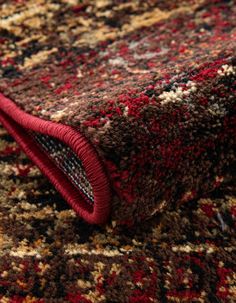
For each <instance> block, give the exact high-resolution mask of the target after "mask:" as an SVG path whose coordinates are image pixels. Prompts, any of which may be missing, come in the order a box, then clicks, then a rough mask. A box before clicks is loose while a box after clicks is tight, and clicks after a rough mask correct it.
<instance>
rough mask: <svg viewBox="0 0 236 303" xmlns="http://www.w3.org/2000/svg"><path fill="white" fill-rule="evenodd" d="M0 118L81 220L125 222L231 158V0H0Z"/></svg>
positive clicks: (234, 123) (234, 22)
mask: <svg viewBox="0 0 236 303" xmlns="http://www.w3.org/2000/svg"><path fill="white" fill-rule="evenodd" d="M0 15H1V21H0V39H1V40H0V43H1V48H0V56H1V57H0V121H2V123H3V125H4V127H5V128H6V129H8V131H9V132H10V133H11V134H12V135H13V136H14V138H15V139H16V140H17V141H18V143H19V144H20V145H21V147H22V148H23V149H24V151H25V152H26V154H27V155H28V156H29V157H31V159H32V160H33V161H34V162H35V163H36V164H37V165H38V167H39V168H40V169H41V170H42V171H43V172H44V174H45V175H46V176H47V177H48V178H49V179H50V180H51V182H52V183H53V184H54V186H55V187H56V189H57V190H58V191H59V192H60V193H61V194H62V196H63V197H64V198H65V200H66V201H67V202H68V203H69V205H70V206H71V207H72V208H73V209H74V210H75V211H76V213H77V214H78V215H79V216H80V217H82V218H84V219H85V220H86V221H88V222H89V223H97V224H100V223H104V222H107V221H108V219H109V218H112V219H113V220H116V222H117V224H127V225H131V224H133V223H136V222H140V221H143V220H144V219H146V218H148V217H150V216H151V215H153V214H155V213H157V212H161V211H163V209H166V208H167V207H168V206H169V205H170V204H176V205H178V204H180V203H182V202H186V201H187V200H190V199H193V198H197V197H199V196H200V195H201V194H202V193H205V192H208V191H210V190H212V189H214V188H215V187H216V186H217V185H218V184H219V183H220V182H221V181H222V180H223V179H224V176H225V174H227V169H228V168H229V167H230V165H231V164H232V163H233V162H235V159H236V155H235V150H236V146H235V139H234V137H235V132H236V101H235V100H236V57H235V49H236V5H235V1H223V0H222V1H220V0H192V1H183V0H178V1H172V0H170V1H107V0H102V1H82V2H81V1H77V0H71V1H63V0H60V1H54V0H37V1H35V0H32V1H7V3H5V1H3V3H2V4H1V5H0Z"/></svg>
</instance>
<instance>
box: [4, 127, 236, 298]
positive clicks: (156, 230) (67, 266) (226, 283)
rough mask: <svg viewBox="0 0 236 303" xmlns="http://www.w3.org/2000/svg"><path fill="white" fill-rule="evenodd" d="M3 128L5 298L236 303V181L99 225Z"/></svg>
mask: <svg viewBox="0 0 236 303" xmlns="http://www.w3.org/2000/svg"><path fill="white" fill-rule="evenodd" d="M0 134H1V135H0V180H1V183H0V222H1V223H0V302H1V303H36V302H37V303H39V302H40V303H43V302H45V303H47V302H53V303H59V302H63V303H80V302H81V303H96V302H108V303H112V302H117V303H123V302H124V303H125V302H127V303H128V302H129V303H149V302H150V303H151V302H157V303H159V302H204V303H212V302H217V303H219V302H227V303H229V302H230V303H233V302H235V297H236V259H235V256H236V253H235V250H236V241H235V226H236V190H235V188H236V182H235V181H232V180H231V181H229V182H228V183H227V185H226V184H225V185H224V186H222V187H221V189H218V190H216V191H215V192H213V193H212V194H211V195H208V196H205V197H203V198H201V199H199V200H195V201H192V202H189V203H187V204H184V205H182V206H181V207H180V208H178V209H177V210H176V209H172V210H169V211H166V212H164V214H163V215H162V217H153V218H152V220H149V221H146V222H145V223H143V224H142V225H137V226H136V227H135V228H134V227H133V228H124V227H122V228H121V227H117V226H116V225H115V222H112V223H111V224H108V225H106V226H98V227H96V226H94V225H89V224H88V223H85V222H84V220H82V219H80V218H79V217H78V216H77V215H76V213H75V212H74V211H73V210H72V209H71V208H70V207H69V206H68V204H67V203H66V202H65V201H64V200H63V199H62V198H61V197H60V195H59V194H58V193H57V192H56V191H55V189H54V188H53V186H51V185H50V184H49V182H48V180H47V179H46V178H45V177H43V176H42V175H41V173H40V172H39V170H38V168H37V167H36V166H35V165H33V164H32V163H31V162H30V161H29V160H28V158H27V157H26V156H25V155H24V154H23V153H22V152H21V151H20V149H19V146H18V145H17V144H16V143H15V142H14V141H13V139H12V138H11V137H10V136H9V135H8V134H7V132H6V131H5V130H3V129H2V128H0Z"/></svg>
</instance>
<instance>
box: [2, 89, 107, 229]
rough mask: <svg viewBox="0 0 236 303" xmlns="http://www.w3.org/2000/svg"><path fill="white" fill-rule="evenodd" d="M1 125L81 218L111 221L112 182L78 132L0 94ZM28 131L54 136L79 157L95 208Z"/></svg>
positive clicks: (90, 221) (90, 147) (93, 151)
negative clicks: (27, 109) (25, 110)
mask: <svg viewBox="0 0 236 303" xmlns="http://www.w3.org/2000/svg"><path fill="white" fill-rule="evenodd" d="M0 121H1V123H2V124H3V126H4V127H5V128H6V129H7V130H8V132H9V133H10V134H11V135H12V136H13V137H14V139H15V140H16V141H17V142H18V144H19V145H20V146H21V148H22V149H23V150H24V152H25V153H26V154H27V155H28V156H29V158H31V159H32V161H33V162H35V164H36V165H37V166H38V167H39V169H40V170H41V171H42V172H43V173H44V174H45V175H46V176H47V177H48V179H49V180H50V181H51V183H52V184H53V185H54V186H55V188H56V189H57V190H58V191H59V192H60V193H61V195H62V196H63V197H64V199H65V200H66V201H67V202H68V203H69V204H70V205H71V207H72V208H73V209H74V210H75V212H76V213H77V214H78V215H79V216H81V217H82V218H84V219H85V220H86V221H87V222H89V223H92V224H102V223H105V222H106V221H107V220H108V217H109V214H110V200H111V189H110V183H109V179H108V177H107V175H106V172H105V170H104V167H103V164H102V162H101V160H100V158H99V156H98V154H97V152H96V150H95V149H94V147H93V146H92V145H91V143H89V141H88V140H87V139H86V138H85V137H84V136H83V135H81V133H79V131H78V130H75V129H74V128H72V127H71V126H69V125H64V124H61V123H56V122H52V121H47V120H44V119H41V118H38V117H36V116H33V115H30V114H28V113H26V112H24V111H23V110H22V109H20V108H19V107H18V106H17V105H16V104H15V103H14V102H13V101H12V100H10V99H9V98H7V97H5V96H4V95H3V94H1V93H0ZM25 129H29V130H33V131H36V132H39V133H42V134H45V135H49V136H53V137H55V138H57V139H59V140H61V141H63V142H64V143H65V144H67V145H68V146H69V147H70V148H71V149H72V150H73V151H74V152H75V153H76V155H77V156H78V157H79V159H80V160H81V162H82V164H83V167H84V170H85V172H86V174H87V178H88V181H89V182H90V184H91V186H92V189H93V196H94V204H93V205H90V204H89V203H88V202H86V201H85V200H84V199H83V197H82V195H81V193H80V191H79V189H78V188H76V187H75V185H73V183H72V182H71V181H70V180H69V179H68V177H67V176H66V174H64V173H63V172H62V171H61V170H60V169H59V168H58V167H57V166H56V164H55V163H54V162H53V161H52V160H51V159H50V158H49V156H48V155H47V154H46V152H45V151H44V150H43V149H40V148H39V147H38V145H37V144H36V143H35V141H34V139H33V137H31V136H30V134H29V133H27V132H26V131H25Z"/></svg>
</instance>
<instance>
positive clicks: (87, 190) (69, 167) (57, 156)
mask: <svg viewBox="0 0 236 303" xmlns="http://www.w3.org/2000/svg"><path fill="white" fill-rule="evenodd" d="M30 133H31V135H32V136H33V137H34V139H35V140H36V142H37V143H38V145H39V146H40V147H41V148H43V150H44V151H45V152H46V153H47V155H48V156H49V157H50V158H51V159H52V160H53V161H54V163H55V164H56V165H57V167H58V168H60V169H61V170H62V171H63V173H64V174H65V175H66V176H67V177H68V178H69V179H70V180H71V182H72V183H73V184H74V185H75V186H76V187H77V188H78V189H79V191H80V192H81V194H82V195H83V197H84V198H85V200H86V201H87V202H89V203H93V202H94V197H93V190H92V187H91V184H90V183H89V181H88V178H87V175H86V172H85V170H84V167H83V164H82V163H81V161H80V159H79V158H78V156H77V155H76V154H75V153H74V152H73V150H72V149H71V148H70V147H69V146H67V145H66V144H64V143H63V142H62V141H60V140H59V139H57V138H54V137H51V136H48V135H44V134H41V133H36V132H30Z"/></svg>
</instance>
